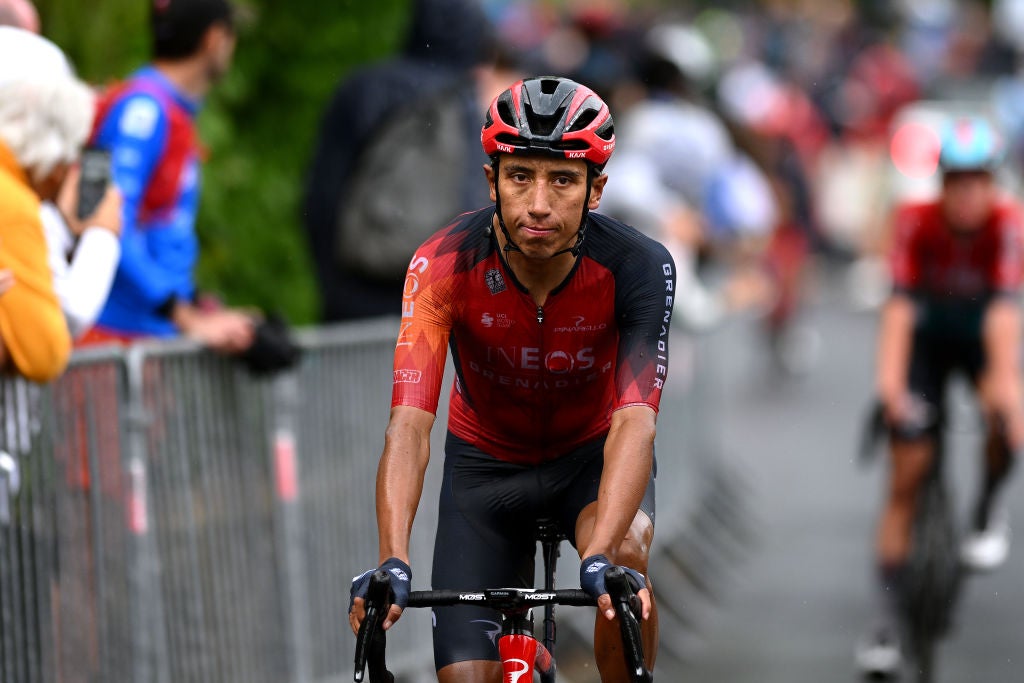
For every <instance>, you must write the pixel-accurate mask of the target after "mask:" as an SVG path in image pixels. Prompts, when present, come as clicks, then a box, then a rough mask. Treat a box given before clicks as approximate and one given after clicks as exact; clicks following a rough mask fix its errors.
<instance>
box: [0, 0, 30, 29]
mask: <svg viewBox="0 0 1024 683" xmlns="http://www.w3.org/2000/svg"><path fill="white" fill-rule="evenodd" d="M0 26H14V27H16V28H22V29H25V30H26V31H32V32H33V33H39V13H38V12H36V8H35V5H33V4H32V3H31V2H29V0H0Z"/></svg>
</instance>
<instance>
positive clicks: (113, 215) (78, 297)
mask: <svg viewBox="0 0 1024 683" xmlns="http://www.w3.org/2000/svg"><path fill="white" fill-rule="evenodd" d="M0 26H13V27H15V28H21V29H25V30H26V31H31V32H33V33H39V15H38V13H37V12H36V9H35V6H34V5H33V4H32V3H31V2H29V1H28V0H0ZM78 180H79V169H78V168H77V167H72V168H71V170H70V172H69V173H68V177H67V178H66V179H65V181H64V183H63V185H62V189H61V191H60V196H59V198H58V201H57V203H55V202H52V201H43V203H42V217H43V230H44V232H45V233H46V242H47V244H48V246H49V252H50V268H51V270H52V271H53V280H54V288H55V289H56V292H57V299H58V300H59V301H60V305H61V308H62V309H63V311H64V317H65V319H66V321H67V324H68V329H69V330H70V332H71V336H72V337H73V338H75V339H77V338H79V337H81V336H82V335H83V334H85V332H86V331H88V330H89V328H90V327H92V325H93V324H94V323H95V322H96V318H97V317H99V314H100V311H101V310H102V309H103V304H104V303H106V301H107V295H108V294H109V293H110V285H111V283H112V282H113V280H114V271H115V270H116V269H117V263H118V260H119V259H120V256H121V240H120V235H121V204H122V198H121V192H120V190H118V189H117V187H116V186H115V185H113V184H112V183H109V184H108V185H107V189H106V192H105V193H104V194H103V196H102V197H101V199H100V201H99V203H98V204H96V205H95V208H94V209H93V210H92V211H91V212H90V215H88V216H82V217H79V216H78V215H77V210H76V205H77V200H78ZM58 204H59V205H60V206H58ZM7 275H8V277H9V279H12V278H10V274H9V273H8V274H7ZM0 278H2V275H0ZM9 288H10V285H9V284H8V285H7V286H4V281H3V280H2V279H0V293H3V292H4V291H6V290H7V289H9Z"/></svg>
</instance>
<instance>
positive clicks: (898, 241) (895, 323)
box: [875, 205, 922, 419]
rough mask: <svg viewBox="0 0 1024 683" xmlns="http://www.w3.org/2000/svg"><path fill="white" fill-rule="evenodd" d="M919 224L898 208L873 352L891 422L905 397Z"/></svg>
mask: <svg viewBox="0 0 1024 683" xmlns="http://www.w3.org/2000/svg"><path fill="white" fill-rule="evenodd" d="M921 225H922V224H921V220H920V218H919V216H918V214H917V213H916V211H915V209H914V208H913V207H912V206H910V205H904V206H900V207H897V209H896V211H895V213H894V215H893V217H892V228H891V231H892V236H893V239H892V247H891V251H890V253H889V268H890V274H891V277H892V284H893V293H892V295H891V296H890V297H889V300H888V301H886V303H885V304H884V305H883V307H882V312H881V316H880V320H879V328H878V346H877V349H876V368H875V390H876V391H877V392H878V397H879V398H880V399H881V401H882V403H883V404H884V405H885V408H886V412H887V414H888V417H889V418H890V419H896V418H898V411H899V408H900V405H902V404H903V402H904V400H905V397H906V393H907V381H908V378H907V373H908V369H909V367H910V354H911V350H912V347H911V342H912V339H913V331H914V317H915V306H914V300H913V298H912V297H913V292H914V291H915V288H917V287H919V286H920V264H921V261H922V256H921V254H920V250H919V248H918V243H919V241H920V240H919V237H918V236H919V234H920V230H921Z"/></svg>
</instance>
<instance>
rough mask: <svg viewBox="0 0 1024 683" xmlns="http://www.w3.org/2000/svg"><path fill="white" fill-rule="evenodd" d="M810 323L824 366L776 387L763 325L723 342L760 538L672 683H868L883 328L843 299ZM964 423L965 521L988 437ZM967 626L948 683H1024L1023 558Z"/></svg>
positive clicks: (951, 647)
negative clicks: (859, 454)
mask: <svg viewBox="0 0 1024 683" xmlns="http://www.w3.org/2000/svg"><path fill="white" fill-rule="evenodd" d="M807 321H808V322H809V323H811V324H812V325H813V326H814V327H815V328H816V329H817V331H818V333H819V334H820V339H821V342H822V354H821V358H820V362H819V363H818V365H817V367H816V369H815V370H814V371H813V372H812V373H810V374H809V375H807V376H805V377H803V378H800V379H797V380H790V381H786V382H778V381H772V380H771V379H770V376H769V374H768V373H767V372H766V371H765V368H766V366H765V363H764V358H763V357H762V356H761V355H760V353H759V352H758V345H757V344H755V343H753V342H752V338H753V334H754V326H753V325H752V324H748V323H743V322H741V323H737V324H733V325H731V326H730V328H729V329H728V330H726V331H724V332H721V333H718V334H717V338H718V340H717V341H716V342H715V344H714V345H713V347H714V349H715V350H714V353H713V354H711V357H710V358H708V359H706V360H708V362H713V363H714V364H715V368H714V372H715V375H716V376H717V377H718V378H719V381H718V382H716V384H715V391H714V394H715V395H714V397H713V399H712V400H713V405H714V406H715V407H716V408H717V410H715V411H714V413H715V419H716V420H718V421H719V427H720V430H721V431H720V432H718V434H719V439H720V444H719V448H718V451H719V457H722V458H724V459H725V460H726V461H727V462H728V463H729V464H730V465H731V466H733V467H734V468H735V469H736V470H737V471H738V472H739V473H740V475H741V478H742V479H743V480H744V482H745V491H746V492H747V494H746V495H747V498H746V501H745V502H746V505H745V507H746V509H747V510H748V511H749V513H750V515H749V524H750V527H751V528H752V529H753V530H754V531H755V533H754V534H753V536H752V540H751V541H750V542H749V543H747V544H746V546H745V548H744V549H743V551H742V552H741V553H739V554H738V559H736V560H735V561H733V562H731V563H730V564H729V566H728V569H727V570H725V571H723V572H722V574H723V575H722V576H720V577H719V580H718V587H717V590H716V593H717V598H716V600H715V603H716V605H715V607H714V608H713V609H712V610H711V612H710V614H708V613H707V612H705V613H704V614H705V616H704V617H703V623H702V624H701V628H700V629H699V637H698V638H696V639H694V641H693V642H692V643H691V645H690V649H689V655H688V656H687V658H686V659H687V663H686V665H685V666H684V667H682V668H681V670H678V671H676V670H673V671H671V672H668V671H666V673H670V675H671V677H672V679H673V680H678V679H681V680H686V681H699V682H702V683H703V682H708V683H710V682H712V681H713V682H715V683H731V682H744V683H747V682H751V683H753V682H756V683H775V682H779V683H782V682H785V683H794V682H804V681H806V682H808V683H820V682H822V681H829V682H831V681H856V680H857V676H856V675H855V672H854V670H853V666H852V664H853V647H854V643H855V642H856V640H857V638H858V636H859V635H860V632H861V630H862V629H863V628H864V627H865V626H866V625H867V624H868V623H869V622H870V618H871V604H872V600H871V565H870V558H869V548H870V544H871V536H872V533H873V526H874V520H875V511H876V510H877V508H878V505H879V499H880V491H881V486H882V483H883V475H884V468H883V466H882V463H881V462H878V463H876V464H875V465H874V466H872V467H863V466H861V465H859V464H858V463H857V462H856V460H855V446H854V444H855V443H856V439H857V436H858V430H859V424H858V421H859V420H860V417H861V416H862V415H863V413H864V411H865V407H866V404H867V400H868V397H869V395H870V389H871V384H872V381H871V380H872V373H873V368H874V361H873V357H872V355H873V348H874V333H875V324H876V319H875V316H874V314H873V313H871V314H866V313H858V312H854V311H852V310H851V309H850V308H849V307H848V306H847V305H846V304H845V301H844V300H843V298H842V297H841V296H839V295H838V294H837V293H834V292H833V293H831V294H825V295H822V296H821V300H820V301H818V302H816V303H815V304H813V305H812V306H811V307H810V309H809V311H808V315H807ZM964 400H965V399H964V397H963V395H961V398H960V403H964ZM964 405H965V406H966V404H965V403H964ZM957 415H958V417H959V418H964V419H960V420H959V421H958V423H959V424H961V425H962V426H961V428H960V430H959V431H958V432H957V435H956V436H955V438H954V440H953V454H954V456H955V457H954V458H953V459H952V461H951V463H950V466H951V467H952V471H953V473H954V477H953V478H952V481H953V482H954V485H955V495H956V501H957V506H958V508H960V510H961V512H962V510H963V509H964V508H965V507H966V505H967V504H968V502H969V500H970V499H971V498H973V494H974V491H975V486H976V483H975V482H976V479H977V476H976V474H977V473H976V470H977V463H978V460H977V458H976V456H975V453H976V450H975V445H974V444H975V441H976V439H977V429H976V428H974V427H972V426H971V425H972V424H973V423H972V422H971V421H970V419H969V417H970V413H969V410H967V409H966V408H964V409H963V410H960V411H958V413H957ZM1021 479H1024V477H1020V476H1019V477H1018V480H1017V481H1016V482H1015V483H1014V484H1013V485H1012V486H1011V488H1010V490H1009V491H1008V494H1009V498H1011V499H1012V506H1011V512H1012V518H1013V521H1014V523H1015V524H1014V528H1016V529H1024V501H1021V500H1020V497H1021V491H1022V490H1024V486H1022V485H1021V481H1020V480H1021ZM659 495H660V490H659ZM960 518H961V519H962V518H963V515H962V514H961V515H960ZM957 621H958V626H957V628H956V630H955V632H954V633H953V635H952V636H951V638H950V639H949V640H947V641H946V642H945V643H944V645H943V647H942V650H941V653H940V662H939V668H940V672H939V676H938V679H937V680H938V681H941V682H948V683H964V682H970V683H1012V682H1015V681H1022V680H1024V673H1022V671H1024V669H1022V665H1024V626H1022V624H1024V549H1022V548H1021V547H1020V546H1018V547H1017V548H1016V549H1015V551H1014V552H1013V553H1012V554H1011V557H1010V560H1009V562H1008V564H1007V566H1005V567H1004V568H1002V569H1001V570H999V571H998V572H997V573H995V574H992V575H987V576H980V577H972V578H971V580H970V581H969V582H968V584H967V588H966V591H965V594H964V596H963V598H962V601H961V603H960V609H959V611H958V620H957ZM671 668H672V669H674V668H675V667H671Z"/></svg>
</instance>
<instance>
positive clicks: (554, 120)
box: [524, 102, 565, 138]
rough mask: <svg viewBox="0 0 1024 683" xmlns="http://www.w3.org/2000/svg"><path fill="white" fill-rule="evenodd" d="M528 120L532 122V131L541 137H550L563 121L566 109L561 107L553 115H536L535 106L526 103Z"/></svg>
mask: <svg viewBox="0 0 1024 683" xmlns="http://www.w3.org/2000/svg"><path fill="white" fill-rule="evenodd" d="M524 106H525V107H526V120H527V121H529V122H530V131H531V132H532V133H533V134H534V135H537V136H540V137H544V138H546V137H549V136H550V135H551V134H552V133H553V132H555V128H556V127H557V126H558V124H559V123H560V122H561V120H562V115H563V114H564V113H565V107H559V108H558V109H556V110H555V111H554V113H553V114H551V115H540V114H535V113H534V111H533V106H532V105H531V104H530V103H529V102H526V103H525V105H524Z"/></svg>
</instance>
